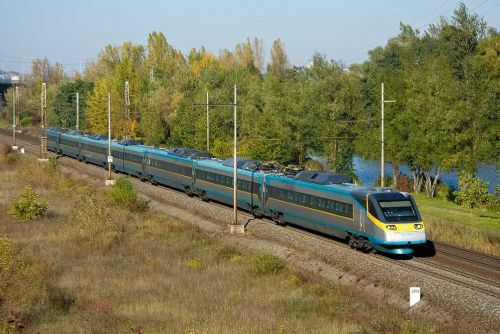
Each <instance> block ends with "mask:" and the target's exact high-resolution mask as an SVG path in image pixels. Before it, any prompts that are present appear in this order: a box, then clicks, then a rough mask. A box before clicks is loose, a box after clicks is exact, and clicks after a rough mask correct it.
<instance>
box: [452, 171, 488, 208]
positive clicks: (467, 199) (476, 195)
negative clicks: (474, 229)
mask: <svg viewBox="0 0 500 334" xmlns="http://www.w3.org/2000/svg"><path fill="white" fill-rule="evenodd" d="M458 189H459V191H458V192H455V195H456V202H457V203H458V204H460V205H466V206H468V207H469V208H471V209H472V208H475V207H479V206H482V207H484V206H486V204H487V203H488V198H489V196H490V194H489V193H488V182H485V181H483V180H481V179H480V178H479V177H474V175H473V174H471V173H464V174H462V175H460V176H459V177H458Z"/></svg>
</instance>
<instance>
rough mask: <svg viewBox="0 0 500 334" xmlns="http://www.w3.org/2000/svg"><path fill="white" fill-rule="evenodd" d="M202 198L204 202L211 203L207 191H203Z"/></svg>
mask: <svg viewBox="0 0 500 334" xmlns="http://www.w3.org/2000/svg"><path fill="white" fill-rule="evenodd" d="M200 198H201V200H202V201H203V202H208V201H209V199H208V196H207V192H206V191H203V190H202V191H201V193H200Z"/></svg>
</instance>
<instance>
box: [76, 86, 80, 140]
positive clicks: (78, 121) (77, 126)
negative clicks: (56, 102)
mask: <svg viewBox="0 0 500 334" xmlns="http://www.w3.org/2000/svg"><path fill="white" fill-rule="evenodd" d="M78 130H80V93H78V92H76V131H78Z"/></svg>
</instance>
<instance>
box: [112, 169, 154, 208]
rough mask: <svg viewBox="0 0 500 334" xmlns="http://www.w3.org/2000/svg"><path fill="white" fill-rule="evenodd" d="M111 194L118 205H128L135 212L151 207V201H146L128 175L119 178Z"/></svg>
mask: <svg viewBox="0 0 500 334" xmlns="http://www.w3.org/2000/svg"><path fill="white" fill-rule="evenodd" d="M109 196H110V197H111V199H112V200H113V201H114V202H115V203H116V204H118V205H120V206H123V207H127V208H128V209H129V210H130V211H133V212H144V211H146V210H147V209H149V201H145V200H143V199H141V198H139V196H137V192H136V191H135V189H134V186H133V185H132V182H131V181H130V179H129V178H127V177H121V178H119V179H118V180H117V181H116V183H115V184H114V185H113V186H112V187H111V189H110V191H109Z"/></svg>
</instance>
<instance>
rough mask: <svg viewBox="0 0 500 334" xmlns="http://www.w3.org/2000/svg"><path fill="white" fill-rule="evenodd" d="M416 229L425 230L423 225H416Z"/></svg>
mask: <svg viewBox="0 0 500 334" xmlns="http://www.w3.org/2000/svg"><path fill="white" fill-rule="evenodd" d="M413 226H414V227H415V229H416V230H421V229H423V228H424V225H423V224H415V225H413Z"/></svg>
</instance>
